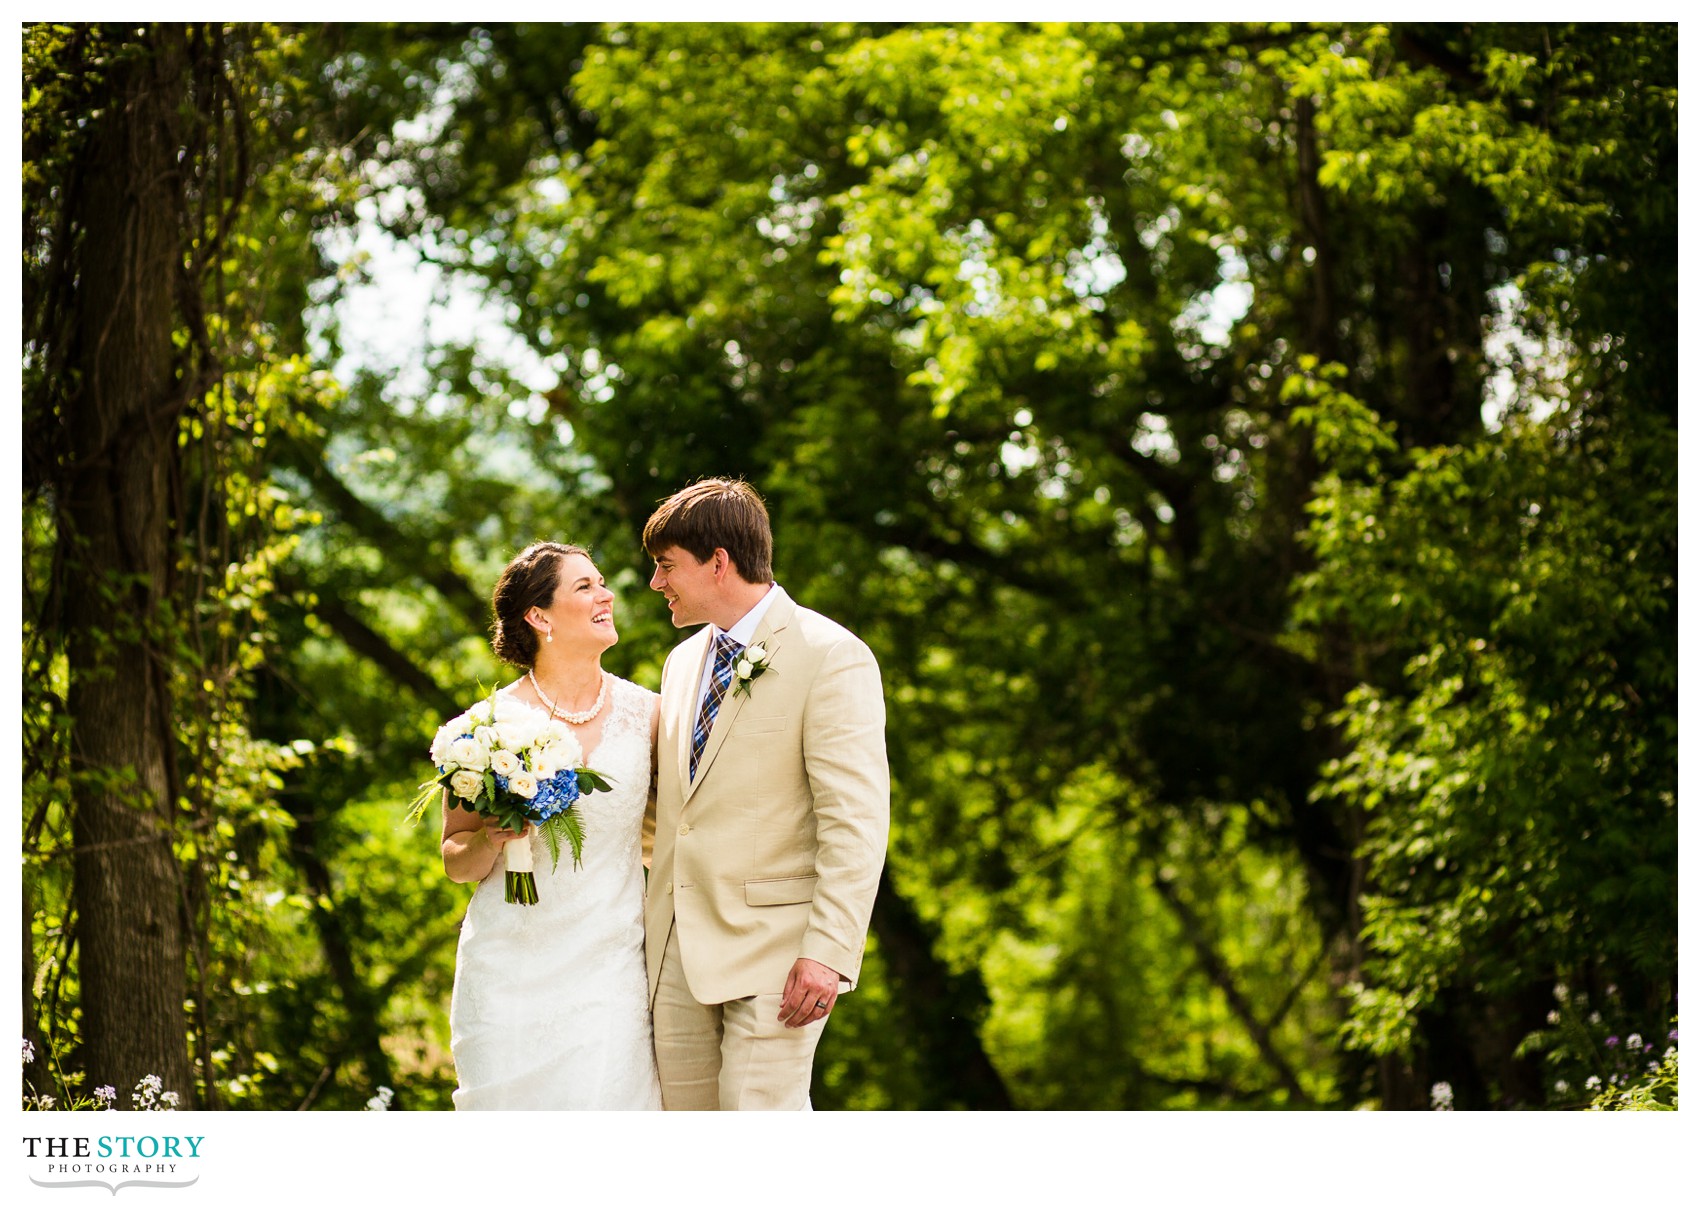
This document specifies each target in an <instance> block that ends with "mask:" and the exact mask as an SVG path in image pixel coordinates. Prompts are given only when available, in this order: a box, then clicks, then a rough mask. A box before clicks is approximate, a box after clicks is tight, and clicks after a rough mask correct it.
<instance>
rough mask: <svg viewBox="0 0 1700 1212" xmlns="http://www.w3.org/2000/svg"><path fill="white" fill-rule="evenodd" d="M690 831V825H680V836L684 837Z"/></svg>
mask: <svg viewBox="0 0 1700 1212" xmlns="http://www.w3.org/2000/svg"><path fill="white" fill-rule="evenodd" d="M690 831H691V827H690V826H689V825H680V826H679V836H680V837H684V836H685V834H687V833H689V832H690Z"/></svg>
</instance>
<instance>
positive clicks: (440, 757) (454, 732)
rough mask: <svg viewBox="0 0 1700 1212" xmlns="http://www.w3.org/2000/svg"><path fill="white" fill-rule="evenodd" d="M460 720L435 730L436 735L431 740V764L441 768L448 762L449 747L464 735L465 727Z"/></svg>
mask: <svg viewBox="0 0 1700 1212" xmlns="http://www.w3.org/2000/svg"><path fill="white" fill-rule="evenodd" d="M464 718H465V717H461V719H456V720H450V721H449V722H448V723H446V724H444V725H443V726H442V727H441V728H439V729H437V735H436V736H435V737H433V738H432V739H431V764H432V765H433V766H441V765H443V764H444V763H446V762H447V761H448V760H449V746H450V745H452V744H454V743H455V742H456V741H457V740H459V739H460V738H461V737H463V736H465V735H466V727H465V726H464V724H463V722H462V721H463V720H464Z"/></svg>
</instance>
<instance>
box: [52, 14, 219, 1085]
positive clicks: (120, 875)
mask: <svg viewBox="0 0 1700 1212" xmlns="http://www.w3.org/2000/svg"><path fill="white" fill-rule="evenodd" d="M125 52H130V53H125ZM111 63H112V66H111V67H110V69H109V70H110V76H109V89H110V93H109V103H108V104H107V106H106V107H105V112H104V113H103V114H102V115H101V116H100V117H99V118H98V119H96V120H95V122H96V126H95V129H94V130H93V131H92V133H91V135H90V138H89V141H88V143H87V145H86V147H85V150H84V156H85V157H86V161H85V163H86V171H85V172H84V174H83V176H82V180H83V181H84V188H83V191H82V194H81V196H80V197H79V198H76V199H74V200H73V201H72V205H73V206H75V207H76V208H77V211H78V212H79V213H77V214H76V215H75V227H76V229H77V230H79V231H80V232H81V233H82V241H81V247H80V248H79V250H78V253H77V273H78V279H77V283H76V286H75V288H74V296H73V311H74V313H75V321H74V329H75V335H74V339H73V353H72V357H71V365H72V368H73V375H74V383H75V386H74V388H73V390H72V392H71V393H70V396H69V399H68V402H67V404H66V408H65V417H64V420H65V428H66V431H67V433H68V435H69V438H68V446H69V451H68V458H67V462H66V465H65V466H64V467H63V468H62V469H61V476H60V480H59V498H58V510H59V518H58V521H59V539H58V542H59V546H60V555H61V557H62V559H63V562H64V568H65V575H66V579H65V602H66V606H65V615H66V617H65V623H66V630H67V646H66V650H67V653H68V656H69V660H70V675H71V676H70V695H69V706H70V715H71V718H72V720H73V721H74V722H73V725H72V733H71V750H72V762H73V771H74V791H73V797H72V809H73V837H74V839H75V844H76V862H75V889H76V891H75V902H76V908H77V916H78V948H79V956H80V968H79V974H80V980H81V987H82V998H81V1003H82V1010H83V1038H84V1044H85V1051H84V1055H83V1057H82V1061H83V1068H84V1069H85V1071H86V1073H87V1075H88V1082H89V1084H90V1085H91V1086H93V1085H106V1084H110V1085H113V1086H116V1087H117V1088H118V1090H119V1091H120V1097H121V1099H122V1098H123V1097H124V1095H125V1094H127V1092H128V1091H129V1090H130V1089H131V1088H133V1087H134V1086H135V1084H136V1082H138V1081H139V1080H140V1079H141V1078H142V1077H143V1076H145V1075H147V1074H156V1075H158V1076H159V1077H160V1078H161V1079H162V1080H163V1082H164V1088H165V1089H166V1090H173V1091H176V1092H177V1093H178V1095H179V1097H180V1098H181V1100H182V1104H181V1105H184V1106H187V1105H190V1104H191V1103H192V1102H193V1101H194V1086H193V1073H192V1071H191V1068H190V1064H189V1053H188V1047H187V1031H186V1020H185V1016H184V1009H183V1000H184V992H185V979H186V978H185V972H184V959H183V956H184V951H183V924H182V911H181V905H182V897H181V889H180V872H179V870H178V867H177V863H176V859H175V856H174V854H173V852H172V845H171V814H172V812H173V810H174V801H175V795H174V789H173V784H174V782H175V778H174V774H173V752H172V745H173V740H172V722H171V703H170V700H169V678H168V670H167V666H166V662H167V661H168V659H169V657H168V655H167V653H166V652H165V651H163V650H162V646H163V645H164V644H165V643H166V641H165V640H164V639H163V636H164V634H165V632H164V628H165V625H166V623H167V622H168V617H169V611H168V608H167V607H168V600H169V593H170V575H171V568H172V559H171V552H172V540H173V532H174V524H173V517H172V486H173V484H174V482H175V472H176V464H177V442H176V438H177V420H178V417H179V415H180V413H181V411H182V407H183V404H184V400H183V393H182V391H181V390H180V388H179V387H178V384H177V376H176V370H175V367H174V365H173V346H172V324H173V315H174V309H173V306H172V301H173V296H174V292H175V286H176V282H177V278H178V275H179V273H180V272H181V266H180V264H179V261H178V258H179V240H180V234H181V233H180V231H179V226H178V224H179V214H180V209H181V199H180V196H179V195H180V191H181V182H180V178H179V174H178V167H177V140H176V139H175V137H174V136H173V133H172V132H173V129H174V126H175V124H176V118H177V107H178V104H179V102H180V100H181V98H182V96H183V91H184V88H183V80H184V75H185V51H184V42H183V38H182V35H181V31H180V30H178V29H177V28H176V27H169V26H167V27H159V26H153V27H149V28H148V30H147V31H146V32H144V33H142V34H141V35H140V40H139V43H136V44H132V45H131V46H128V47H126V48H124V52H121V53H118V54H115V55H113V56H112V57H111Z"/></svg>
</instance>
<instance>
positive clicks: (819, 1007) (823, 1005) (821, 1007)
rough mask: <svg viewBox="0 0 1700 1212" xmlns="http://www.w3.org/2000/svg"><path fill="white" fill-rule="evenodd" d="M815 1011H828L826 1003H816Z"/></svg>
mask: <svg viewBox="0 0 1700 1212" xmlns="http://www.w3.org/2000/svg"><path fill="white" fill-rule="evenodd" d="M815 1009H816V1010H825V1009H826V1003H825V1002H816V1003H815Z"/></svg>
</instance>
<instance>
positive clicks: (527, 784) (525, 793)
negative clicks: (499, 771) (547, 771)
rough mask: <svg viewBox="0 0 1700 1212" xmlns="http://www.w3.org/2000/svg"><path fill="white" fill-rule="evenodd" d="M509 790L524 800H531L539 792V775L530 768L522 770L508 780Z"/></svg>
mask: <svg viewBox="0 0 1700 1212" xmlns="http://www.w3.org/2000/svg"><path fill="white" fill-rule="evenodd" d="M508 790H509V791H511V792H513V793H514V794H515V795H517V796H519V798H520V799H522V800H529V799H530V798H531V797H532V796H534V795H536V794H537V776H536V775H534V774H532V773H531V772H530V771H529V770H521V771H520V772H519V773H518V774H516V775H514V776H513V777H512V778H510V779H509V780H508Z"/></svg>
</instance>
